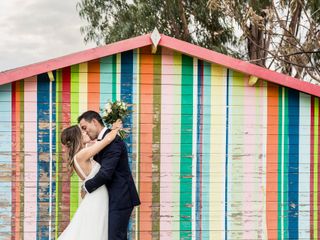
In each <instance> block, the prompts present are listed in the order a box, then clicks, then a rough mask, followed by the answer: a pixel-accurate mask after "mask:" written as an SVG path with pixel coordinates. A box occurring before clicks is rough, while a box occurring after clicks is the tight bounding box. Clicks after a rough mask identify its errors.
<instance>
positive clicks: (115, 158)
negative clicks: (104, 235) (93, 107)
mask: <svg viewBox="0 0 320 240" xmlns="http://www.w3.org/2000/svg"><path fill="white" fill-rule="evenodd" d="M108 132H110V130H107V131H106V132H105V134H104V136H103V137H105V135H106V134H107V133H108ZM94 160H96V161H97V162H99V163H100V165H101V168H100V170H99V172H98V173H97V174H96V175H95V176H94V177H93V178H92V179H89V180H87V181H86V182H85V187H86V189H87V191H88V192H89V193H91V192H93V191H94V190H96V189H98V188H99V187H100V186H102V185H106V187H107V188H108V192H109V235H108V238H109V240H115V239H127V227H128V223H129V219H130V215H131V212H132V210H133V207H134V206H137V205H140V199H139V195H138V192H137V189H136V187H135V184H134V181H133V178H132V174H131V171H130V168H129V163H128V152H127V146H126V143H125V142H123V141H122V140H121V138H120V137H119V136H117V137H116V138H115V140H114V141H113V142H111V143H110V144H109V145H108V146H106V147H105V148H104V149H103V150H102V151H101V152H99V153H98V154H97V155H96V156H95V157H94Z"/></svg>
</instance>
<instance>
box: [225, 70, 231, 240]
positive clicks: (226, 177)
mask: <svg viewBox="0 0 320 240" xmlns="http://www.w3.org/2000/svg"><path fill="white" fill-rule="evenodd" d="M229 71H230V70H229V69H227V79H226V80H227V88H226V165H225V174H226V176H225V195H224V198H225V206H224V211H225V213H224V214H225V219H224V239H225V240H227V239H228V157H229V149H228V144H229V94H230V93H229V87H230V79H229V74H230V72H229Z"/></svg>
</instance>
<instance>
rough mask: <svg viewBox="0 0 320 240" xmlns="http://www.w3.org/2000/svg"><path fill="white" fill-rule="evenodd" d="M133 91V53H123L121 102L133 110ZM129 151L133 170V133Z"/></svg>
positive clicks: (130, 117)
mask: <svg viewBox="0 0 320 240" xmlns="http://www.w3.org/2000/svg"><path fill="white" fill-rule="evenodd" d="M132 91H133V51H127V52H123V53H121V87H120V96H121V100H122V101H124V102H126V103H128V104H130V105H131V106H130V107H129V109H130V110H132V95H133V94H132ZM123 125H124V127H125V128H126V127H129V128H130V127H131V126H132V114H130V116H129V117H128V118H127V119H126V120H125V122H124V124H123ZM125 141H126V143H127V149H128V161H129V165H130V169H132V132H131V133H130V134H129V136H128V138H126V139H125ZM128 229H132V219H130V222H129V225H128ZM132 237H133V236H132V231H128V238H129V239H132Z"/></svg>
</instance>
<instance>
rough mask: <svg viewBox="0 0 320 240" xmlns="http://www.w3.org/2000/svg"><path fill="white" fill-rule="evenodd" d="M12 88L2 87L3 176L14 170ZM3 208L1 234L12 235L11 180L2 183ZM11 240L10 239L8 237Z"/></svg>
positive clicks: (0, 140) (0, 209)
mask: <svg viewBox="0 0 320 240" xmlns="http://www.w3.org/2000/svg"><path fill="white" fill-rule="evenodd" d="M11 92H12V88H11V84H5V85H1V86H0V116H1V118H0V159H1V163H2V165H3V167H1V168H0V173H1V175H2V173H3V176H6V175H7V174H8V171H10V169H12V157H11V156H12V144H11V143H12V105H11V103H12V94H11ZM0 189H1V207H0V216H1V217H0V232H1V233H2V235H3V236H10V235H11V221H10V219H11V218H12V207H11V206H12V195H11V190H12V184H11V180H10V179H9V180H8V181H5V180H4V179H2V180H1V181H0ZM8 239H9V237H8Z"/></svg>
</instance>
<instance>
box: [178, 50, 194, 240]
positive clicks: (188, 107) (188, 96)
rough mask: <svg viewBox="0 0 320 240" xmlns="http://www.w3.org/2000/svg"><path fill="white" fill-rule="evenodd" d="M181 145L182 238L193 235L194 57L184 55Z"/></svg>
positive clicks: (189, 237) (188, 237)
mask: <svg viewBox="0 0 320 240" xmlns="http://www.w3.org/2000/svg"><path fill="white" fill-rule="evenodd" d="M181 74H182V79H181V135H180V136H181V137H180V141H181V145H180V151H181V154H180V176H181V180H180V181H181V183H180V234H181V235H180V238H181V239H191V237H192V232H191V231H192V131H193V129H192V126H193V125H192V124H193V117H192V114H193V107H192V106H193V58H191V57H189V56H185V55H182V71H181Z"/></svg>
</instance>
